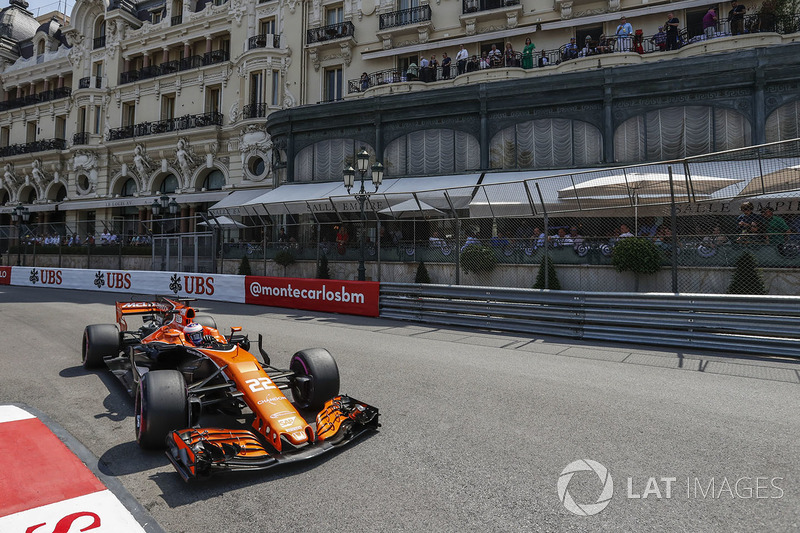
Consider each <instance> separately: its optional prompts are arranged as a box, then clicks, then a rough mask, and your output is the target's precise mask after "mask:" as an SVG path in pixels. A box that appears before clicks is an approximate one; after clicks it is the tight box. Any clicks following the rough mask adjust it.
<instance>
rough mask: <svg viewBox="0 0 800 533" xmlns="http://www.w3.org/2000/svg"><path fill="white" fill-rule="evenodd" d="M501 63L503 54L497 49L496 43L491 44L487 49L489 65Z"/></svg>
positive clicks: (493, 65)
mask: <svg viewBox="0 0 800 533" xmlns="http://www.w3.org/2000/svg"><path fill="white" fill-rule="evenodd" d="M502 64H503V54H502V52H500V50H498V49H497V45H496V44H493V45H492V48H491V49H490V50H489V66H490V67H492V68H497V67H499V66H500V65H502Z"/></svg>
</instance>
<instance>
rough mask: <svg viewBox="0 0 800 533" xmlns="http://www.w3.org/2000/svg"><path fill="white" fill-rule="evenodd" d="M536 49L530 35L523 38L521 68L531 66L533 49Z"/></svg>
mask: <svg viewBox="0 0 800 533" xmlns="http://www.w3.org/2000/svg"><path fill="white" fill-rule="evenodd" d="M534 50H536V45H535V44H533V42H532V41H531V38H530V37H527V38H526V39H525V48H523V49H522V68H525V69H528V68H533V51H534Z"/></svg>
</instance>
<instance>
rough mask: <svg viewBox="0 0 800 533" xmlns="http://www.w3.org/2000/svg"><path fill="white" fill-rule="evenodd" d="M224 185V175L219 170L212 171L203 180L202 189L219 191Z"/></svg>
mask: <svg viewBox="0 0 800 533" xmlns="http://www.w3.org/2000/svg"><path fill="white" fill-rule="evenodd" d="M223 185H225V174H223V173H222V171H221V170H219V169H217V170H212V171H211V172H209V173H208V175H207V176H206V179H204V180H203V188H204V189H205V190H207V191H221V190H222V186H223Z"/></svg>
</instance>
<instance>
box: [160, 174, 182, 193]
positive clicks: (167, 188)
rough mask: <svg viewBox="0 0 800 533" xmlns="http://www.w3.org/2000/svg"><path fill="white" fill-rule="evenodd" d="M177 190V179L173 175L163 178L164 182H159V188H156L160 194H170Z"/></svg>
mask: <svg viewBox="0 0 800 533" xmlns="http://www.w3.org/2000/svg"><path fill="white" fill-rule="evenodd" d="M177 188H178V178H176V177H175V175H174V174H169V175H167V177H165V178H164V181H162V182H161V187H159V188H158V192H160V193H161V194H172V193H174V192H175V189H177Z"/></svg>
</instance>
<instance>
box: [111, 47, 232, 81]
mask: <svg viewBox="0 0 800 533" xmlns="http://www.w3.org/2000/svg"><path fill="white" fill-rule="evenodd" d="M228 59H230V54H229V53H228V52H227V51H226V50H214V51H212V52H208V53H206V54H203V55H202V56H191V57H184V58H183V59H176V60H174V61H167V62H165V63H161V64H160V65H149V66H146V67H142V68H140V69H136V70H128V71H126V72H122V73H120V75H119V83H120V84H125V83H132V82H134V81H141V80H146V79H149V78H155V77H157V76H163V75H165V74H171V73H173V72H178V71H182V70H191V69H194V68H199V67H202V66H205V65H213V64H215V63H222V62H223V61H228Z"/></svg>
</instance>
